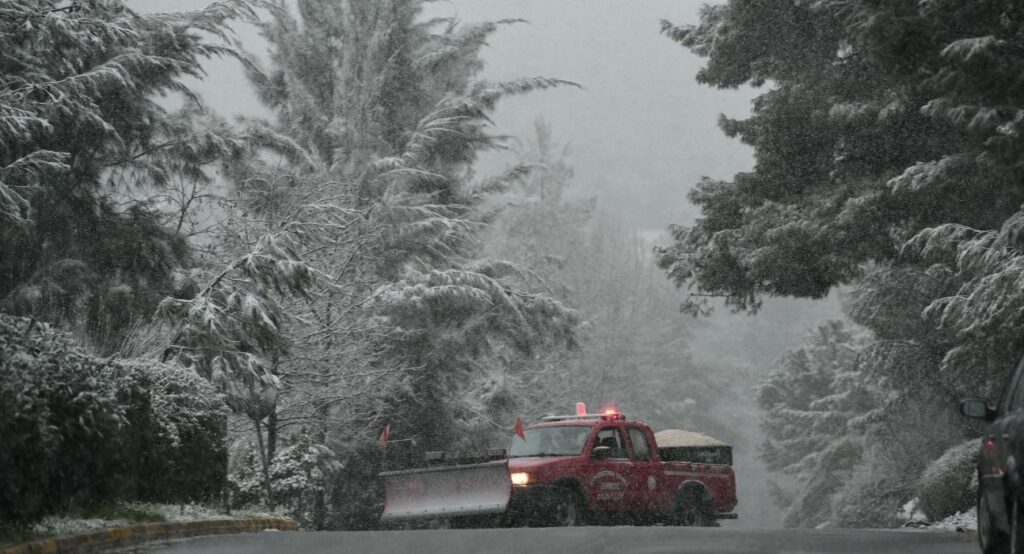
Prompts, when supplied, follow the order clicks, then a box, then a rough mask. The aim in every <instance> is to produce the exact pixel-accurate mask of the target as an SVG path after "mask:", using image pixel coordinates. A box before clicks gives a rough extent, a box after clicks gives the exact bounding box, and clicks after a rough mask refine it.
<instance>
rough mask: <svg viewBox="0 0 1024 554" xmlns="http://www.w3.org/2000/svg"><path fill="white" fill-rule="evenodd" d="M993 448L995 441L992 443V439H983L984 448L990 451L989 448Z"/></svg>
mask: <svg viewBox="0 0 1024 554" xmlns="http://www.w3.org/2000/svg"><path fill="white" fill-rule="evenodd" d="M995 447H996V441H994V440H992V439H985V448H989V449H991V448H995Z"/></svg>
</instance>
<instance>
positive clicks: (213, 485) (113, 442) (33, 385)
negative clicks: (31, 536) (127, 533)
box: [0, 314, 226, 521]
mask: <svg viewBox="0 0 1024 554" xmlns="http://www.w3.org/2000/svg"><path fill="white" fill-rule="evenodd" d="M224 411H225V407H224V405H223V403H222V402H221V401H220V399H219V397H218V396H217V395H216V393H215V392H214V390H213V389H212V387H211V386H210V385H209V384H208V383H206V382H205V381H204V380H202V379H201V378H199V377H197V376H195V375H193V374H192V373H191V372H190V371H188V370H185V369H182V368H179V367H175V366H169V365H165V364H160V363H157V362H154V361H144V360H120V361H111V360H105V359H99V358H95V357H93V356H91V355H89V354H88V353H86V352H85V351H84V350H83V349H82V348H81V347H80V346H78V345H77V344H76V343H75V342H74V341H73V340H72V339H71V338H70V336H69V335H67V334H65V333H62V332H60V331H57V330H55V329H53V328H52V327H50V326H48V325H46V324H44V323H39V322H36V321H33V320H29V319H27V318H17V317H10V316H6V315H2V314H0V520H3V521H18V520H30V519H35V518H38V517H39V516H42V515H45V514H47V513H53V512H57V511H62V510H66V509H68V508H71V507H76V506H78V507H80V506H84V505H88V504H93V503H98V502H106V501H109V500H116V499H126V500H134V499H144V500H154V499H166V500H185V499H189V498H195V497H200V496H203V495H207V494H210V493H213V492H216V491H219V490H220V488H221V486H222V485H223V482H224V477H223V474H224V467H225V465H226V464H225V459H226V458H225V456H226V454H225V448H224V433H225V431H224V426H223V421H224V420H223V418H224Z"/></svg>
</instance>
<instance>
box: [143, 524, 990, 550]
mask: <svg viewBox="0 0 1024 554" xmlns="http://www.w3.org/2000/svg"><path fill="white" fill-rule="evenodd" d="M149 552H152V553H154V554H157V553H159V554H171V553H174V554H185V553H188V554H207V553H209V554H213V553H215V552H216V553H219V554H236V553H237V554H241V553H256V554H263V553H267V554H269V553H280V552H296V553H297V552H302V553H328V552H331V553H334V552H338V553H341V552H346V553H353V552H358V553H360V554H376V553H381V554H383V553H392V552H413V553H417V554H428V553H433V552H438V553H444V554H461V553H476V552H498V553H505V552H507V553H513V552H514V553H521V552H531V553H533V552H585V553H609V554H625V553H644V554H655V553H669V552H672V553H675V552H683V553H700V554H717V553H722V554H724V553H743V554H746V553H753V554H762V553H765V554H767V553H783V552H785V553H789V552H794V553H801V554H811V553H836V552H842V553H850V554H853V553H856V554H886V553H893V554H896V553H899V554H968V553H970V554H977V553H978V552H979V549H978V546H977V543H976V542H975V541H974V534H973V533H959V534H956V533H950V532H940V531H928V530H921V531H911V530H906V531H904V530H898V531H896V530H860V529H827V530H824V529H823V530H806V529H804V530H800V529H729V528H718V529H695V528H679V527H572V528H546V529H535V528H515V529H473V530H465V529H459V530H454V529H445V530H431V531H362V532H359V531H349V532H320V533H316V532H305V533H303V532H295V533H250V534H245V535H235V536H226V537H205V538H200V539H193V540H189V541H184V542H178V543H173V544H169V545H159V546H153V547H151V548H150V550H149Z"/></svg>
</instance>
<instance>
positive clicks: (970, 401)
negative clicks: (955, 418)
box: [960, 398, 996, 421]
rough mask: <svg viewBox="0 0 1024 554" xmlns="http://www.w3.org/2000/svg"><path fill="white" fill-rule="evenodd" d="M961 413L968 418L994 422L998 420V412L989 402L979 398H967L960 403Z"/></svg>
mask: <svg viewBox="0 0 1024 554" xmlns="http://www.w3.org/2000/svg"><path fill="white" fill-rule="evenodd" d="M960 413H961V414H963V415H965V416H967V417H974V418H977V419H984V420H985V421H992V420H994V419H995V418H996V411H995V410H993V409H992V408H991V407H990V406H989V405H988V403H987V402H985V401H984V400H979V399H977V398H967V399H964V400H961V401H960Z"/></svg>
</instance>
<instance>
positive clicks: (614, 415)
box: [540, 402, 626, 421]
mask: <svg viewBox="0 0 1024 554" xmlns="http://www.w3.org/2000/svg"><path fill="white" fill-rule="evenodd" d="M540 419H541V420H542V421H579V420H584V419H603V420H605V421H625V420H626V416H625V415H623V414H622V412H620V411H619V409H618V408H616V407H615V406H608V407H607V408H605V409H604V412H602V413H600V414H588V413H587V405H586V404H584V403H583V402H577V403H576V415H549V416H544V417H542V418H540Z"/></svg>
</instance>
